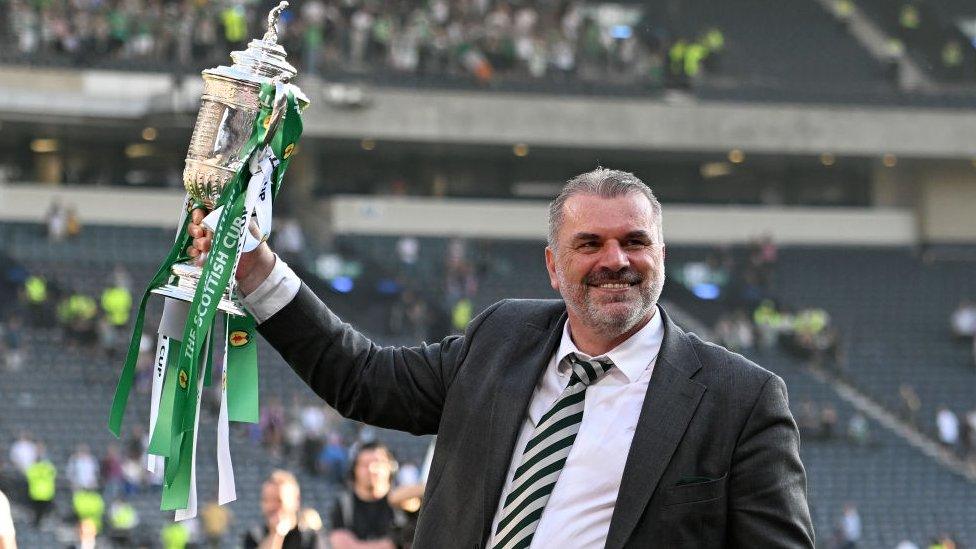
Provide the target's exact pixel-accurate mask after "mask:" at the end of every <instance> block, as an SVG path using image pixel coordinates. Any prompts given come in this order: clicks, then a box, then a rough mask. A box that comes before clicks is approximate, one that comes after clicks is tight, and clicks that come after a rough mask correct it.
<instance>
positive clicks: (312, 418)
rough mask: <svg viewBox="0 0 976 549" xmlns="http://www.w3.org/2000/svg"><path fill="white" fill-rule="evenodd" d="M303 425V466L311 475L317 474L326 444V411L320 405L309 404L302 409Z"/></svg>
mask: <svg viewBox="0 0 976 549" xmlns="http://www.w3.org/2000/svg"><path fill="white" fill-rule="evenodd" d="M300 414H301V425H302V430H303V431H304V432H305V443H304V447H303V448H302V466H303V467H304V468H305V471H306V472H308V473H309V474H316V473H317V467H316V461H317V460H318V457H319V454H320V453H322V445H323V444H324V443H325V421H326V416H325V411H324V410H323V409H322V406H321V405H320V404H315V403H313V402H307V403H306V404H305V406H303V407H302V410H301V412H300Z"/></svg>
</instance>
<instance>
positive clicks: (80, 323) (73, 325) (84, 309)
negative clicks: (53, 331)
mask: <svg viewBox="0 0 976 549" xmlns="http://www.w3.org/2000/svg"><path fill="white" fill-rule="evenodd" d="M57 314H58V322H59V323H60V324H61V326H62V328H64V329H65V330H66V331H67V333H68V336H69V337H70V339H71V340H72V341H73V342H75V343H79V344H83V345H90V344H92V343H94V340H95V317H96V316H97V315H98V305H96V304H95V300H94V299H92V298H91V296H88V295H86V294H83V293H81V292H75V293H72V294H71V295H69V296H68V297H66V298H64V299H63V300H61V303H59V304H58V311H57Z"/></svg>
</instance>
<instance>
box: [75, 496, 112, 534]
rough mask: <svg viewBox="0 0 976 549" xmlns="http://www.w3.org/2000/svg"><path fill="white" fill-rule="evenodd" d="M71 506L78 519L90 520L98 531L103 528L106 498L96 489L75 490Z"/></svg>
mask: <svg viewBox="0 0 976 549" xmlns="http://www.w3.org/2000/svg"><path fill="white" fill-rule="evenodd" d="M71 508H72V509H73V510H74V513H75V517H76V518H77V519H78V521H79V522H80V521H82V520H85V519H87V520H90V521H92V522H93V523H95V528H96V529H97V530H98V531H101V530H102V517H103V516H104V515H105V500H103V499H102V495H101V494H99V493H98V492H96V491H94V490H75V493H74V494H72V495H71Z"/></svg>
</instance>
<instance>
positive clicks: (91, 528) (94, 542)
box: [70, 519, 168, 549]
mask: <svg viewBox="0 0 976 549" xmlns="http://www.w3.org/2000/svg"><path fill="white" fill-rule="evenodd" d="M76 533H77V536H78V541H77V543H75V544H74V545H72V546H70V547H73V548H74V549H96V548H97V547H99V544H98V526H97V525H96V524H95V522H94V521H93V520H91V519H84V520H81V521H78V528H77V530H76ZM167 549H168V548H167Z"/></svg>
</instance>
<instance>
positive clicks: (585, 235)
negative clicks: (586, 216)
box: [573, 233, 600, 240]
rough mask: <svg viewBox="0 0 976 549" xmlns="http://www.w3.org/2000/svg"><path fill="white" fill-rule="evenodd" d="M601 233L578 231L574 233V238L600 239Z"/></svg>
mask: <svg viewBox="0 0 976 549" xmlns="http://www.w3.org/2000/svg"><path fill="white" fill-rule="evenodd" d="M599 239H600V235H598V234H594V233H576V234H574V235H573V240H599Z"/></svg>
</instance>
